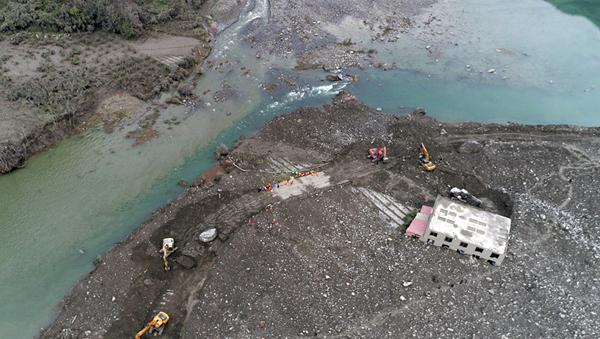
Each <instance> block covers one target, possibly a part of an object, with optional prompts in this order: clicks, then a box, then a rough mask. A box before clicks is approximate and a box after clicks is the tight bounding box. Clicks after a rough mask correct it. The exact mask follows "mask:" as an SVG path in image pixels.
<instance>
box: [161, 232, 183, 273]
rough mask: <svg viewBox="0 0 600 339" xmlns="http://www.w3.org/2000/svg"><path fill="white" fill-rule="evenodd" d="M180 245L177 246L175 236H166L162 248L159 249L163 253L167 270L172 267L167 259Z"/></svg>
mask: <svg viewBox="0 0 600 339" xmlns="http://www.w3.org/2000/svg"><path fill="white" fill-rule="evenodd" d="M178 249H179V247H175V240H174V239H173V238H164V239H163V245H162V249H161V250H160V251H159V252H160V253H162V255H163V260H164V262H165V271H168V270H170V269H171V267H169V262H168V261H167V257H168V256H170V255H171V253H173V252H175V251H177V250H178Z"/></svg>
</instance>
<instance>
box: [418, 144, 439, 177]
mask: <svg viewBox="0 0 600 339" xmlns="http://www.w3.org/2000/svg"><path fill="white" fill-rule="evenodd" d="M421 152H422V153H423V155H422V156H421V159H419V160H420V163H421V166H423V168H425V170H427V171H433V170H434V169H435V165H434V164H433V163H432V162H431V160H429V152H427V148H425V145H423V143H421Z"/></svg>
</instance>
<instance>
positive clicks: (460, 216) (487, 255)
mask: <svg viewBox="0 0 600 339" xmlns="http://www.w3.org/2000/svg"><path fill="white" fill-rule="evenodd" d="M424 207H426V206H424ZM423 212H426V213H425V214H423ZM419 214H420V218H415V221H414V224H411V226H410V227H409V228H408V230H407V233H408V234H412V235H415V236H418V237H419V238H420V240H422V241H426V242H428V243H431V244H433V245H435V246H441V247H447V248H450V249H452V250H456V251H458V252H459V253H462V254H470V255H473V256H475V257H476V258H481V259H487V260H489V261H490V262H491V263H492V264H494V265H500V264H501V263H502V261H503V260H504V257H505V256H506V247H507V245H508V239H509V234H510V219H509V218H506V217H503V216H501V215H498V214H494V213H489V212H486V211H483V210H481V209H479V208H475V207H472V206H469V205H466V204H464V203H462V202H458V201H454V200H450V199H448V198H444V197H441V196H438V197H437V199H436V200H435V204H434V205H433V208H432V209H426V208H424V209H421V213H419ZM427 217H428V218H427ZM424 219H426V220H424Z"/></svg>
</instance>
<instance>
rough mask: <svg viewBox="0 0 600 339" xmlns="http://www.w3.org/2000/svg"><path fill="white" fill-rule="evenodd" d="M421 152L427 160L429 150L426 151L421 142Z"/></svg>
mask: <svg viewBox="0 0 600 339" xmlns="http://www.w3.org/2000/svg"><path fill="white" fill-rule="evenodd" d="M421 152H423V156H424V157H425V160H427V161H429V152H427V148H425V145H423V143H421Z"/></svg>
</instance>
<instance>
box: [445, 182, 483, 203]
mask: <svg viewBox="0 0 600 339" xmlns="http://www.w3.org/2000/svg"><path fill="white" fill-rule="evenodd" d="M450 197H451V198H454V199H456V200H458V201H461V202H465V203H466V202H470V203H472V204H474V205H475V206H477V207H479V206H481V200H479V199H477V198H476V197H475V196H474V195H473V194H471V193H469V191H467V190H466V189H464V188H463V189H460V188H458V187H452V189H451V190H450Z"/></svg>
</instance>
